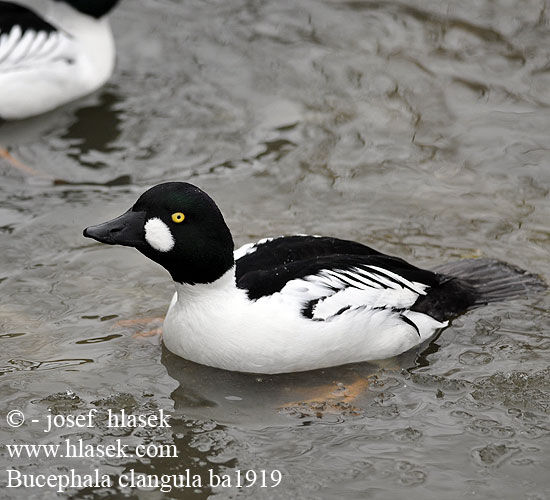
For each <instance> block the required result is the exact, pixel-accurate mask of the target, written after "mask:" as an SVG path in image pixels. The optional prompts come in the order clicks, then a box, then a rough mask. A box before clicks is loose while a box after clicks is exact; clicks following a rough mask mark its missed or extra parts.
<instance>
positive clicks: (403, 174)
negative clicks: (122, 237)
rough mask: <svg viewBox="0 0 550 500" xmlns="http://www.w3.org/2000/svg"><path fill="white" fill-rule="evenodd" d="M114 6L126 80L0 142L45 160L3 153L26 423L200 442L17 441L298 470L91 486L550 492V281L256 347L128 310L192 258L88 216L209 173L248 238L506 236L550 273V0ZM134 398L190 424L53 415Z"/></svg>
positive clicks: (153, 302) (1, 195)
mask: <svg viewBox="0 0 550 500" xmlns="http://www.w3.org/2000/svg"><path fill="white" fill-rule="evenodd" d="M112 24H113V30H114V33H115V37H116V40H117V50H118V63H117V64H118V66H117V71H116V73H115V75H114V77H113V79H112V81H111V82H110V83H109V85H108V86H107V87H105V88H104V89H102V90H101V91H99V92H97V93H96V94H94V95H92V96H89V97H87V98H85V99H83V100H80V101H77V102H74V103H71V104H69V105H67V106H64V107H63V108H61V109H59V110H56V111H54V112H52V113H48V114H46V115H44V116H41V117H37V118H35V119H32V120H25V121H22V122H19V123H4V124H1V125H0V145H1V146H3V147H6V148H7V149H8V150H9V151H10V153H11V154H12V155H13V156H14V157H15V158H17V159H18V160H19V161H21V162H22V163H24V164H26V165H28V166H29V167H32V168H33V169H34V170H35V171H38V172H41V173H42V174H43V175H42V177H40V178H36V177H35V178H27V177H25V176H24V175H23V174H22V173H21V172H15V171H14V170H13V169H10V168H9V167H8V166H7V165H6V164H5V163H4V162H3V160H0V168H1V169H2V170H1V171H2V174H3V182H2V183H0V229H1V230H2V238H1V239H0V245H1V246H0V255H1V256H2V257H1V260H0V263H1V273H0V275H1V277H0V296H1V297H2V299H1V301H0V340H1V342H2V355H1V356H0V370H1V372H2V376H1V377H0V383H1V384H2V385H1V390H2V397H1V398H0V399H1V406H2V411H3V413H2V415H1V416H2V418H3V416H4V414H5V413H7V412H8V411H10V410H11V409H13V408H17V409H21V410H22V411H23V412H24V414H25V416H26V419H27V423H26V424H25V425H23V426H22V427H21V428H17V429H15V428H14V429H12V428H8V427H6V426H5V425H4V424H2V425H1V426H0V433H1V435H2V442H5V443H8V442H9V443H11V442H21V443H59V442H63V439H65V438H66V437H67V436H70V437H71V438H73V439H78V438H82V439H83V440H84V441H85V442H87V443H91V444H94V445H97V444H111V443H113V440H115V439H117V438H120V439H123V440H124V443H126V444H128V445H129V446H131V447H135V446H137V445H138V444H140V443H144V442H146V443H158V444H167V445H170V444H176V445H177V448H178V451H179V457H178V458H177V459H174V458H166V457H162V458H159V457H154V458H151V459H148V460H146V459H137V458H135V457H134V458H127V459H123V458H118V459H111V460H106V459H95V460H92V459H86V458H82V459H68V458H65V459H63V458H57V459H53V458H49V459H45V458H28V459H23V458H20V459H18V460H14V459H11V458H8V457H6V454H5V449H2V450H0V453H1V454H2V456H3V457H6V458H7V459H6V463H8V464H12V465H13V466H16V467H18V468H19V470H21V471H26V472H28V473H30V472H33V471H34V472H37V471H40V472H41V473H52V474H55V473H59V472H60V471H66V470H69V469H71V468H74V469H76V470H79V471H89V470H90V469H93V468H96V467H99V468H100V469H101V472H102V473H105V474H108V475H109V476H110V477H113V478H116V477H118V475H120V474H121V473H123V472H124V471H129V470H130V469H132V468H133V469H136V470H140V471H143V472H146V473H148V474H163V473H164V474H173V473H184V471H185V470H186V469H191V470H192V471H197V474H199V475H201V476H202V477H205V476H206V475H207V474H208V471H209V470H210V469H212V470H214V471H215V472H223V471H232V472H235V471H236V470H247V469H255V470H259V469H266V470H273V469H274V468H277V469H279V470H280V471H281V472H282V474H283V481H282V483H281V486H279V487H278V488H274V489H273V490H269V491H267V490H265V489H264V490H262V489H261V488H250V489H247V488H242V489H240V490H236V489H226V490H224V489H223V488H218V489H215V488H214V489H212V488H210V487H202V488H196V489H195V488H190V489H184V490H180V491H172V492H170V493H165V494H161V493H160V492H159V491H158V490H157V491H136V490H132V491H130V490H124V489H121V488H113V489H111V490H108V489H105V488H87V489H83V490H81V491H76V490H71V491H69V492H68V493H66V494H65V495H64V497H74V498H93V499H99V498H140V499H141V498H206V497H208V496H209V495H211V494H215V495H216V496H220V497H221V498H235V497H237V498H253V499H258V498H269V499H270V500H271V499H277V498H281V499H287V498H296V499H315V500H317V499H321V498H326V499H333V498H339V497H345V498H350V499H351V498H353V499H355V498H380V499H387V498H401V497H405V496H406V497H407V498H410V499H411V500H414V499H419V500H420V499H421V500H426V499H431V498H458V497H461V496H464V495H467V496H468V495H470V496H472V497H474V496H475V497H477V498H496V497H498V498H502V499H508V498H509V499H516V498H530V499H533V500H534V499H539V498H541V499H542V498H546V496H547V493H546V492H547V491H548V490H549V489H550V482H549V479H548V474H547V470H548V466H549V465H550V464H549V463H548V456H550V448H549V445H548V439H547V438H548V436H550V426H549V425H548V413H549V411H550V410H549V408H550V406H549V402H548V394H549V393H550V390H549V389H550V388H549V387H548V382H547V381H548V380H549V377H548V375H549V374H548V364H549V352H550V339H549V338H548V333H547V330H548V328H547V325H548V310H549V309H550V304H549V300H550V299H549V297H548V295H547V294H540V295H539V296H537V297H532V298H528V299H522V300H518V301H514V302H510V303H506V304H494V305H491V306H487V307H485V308H480V309H478V310H475V311H472V312H470V313H468V314H467V315H465V316H462V317H460V318H457V319H456V320H454V321H453V323H452V325H451V326H450V327H449V328H447V329H445V330H444V331H443V332H442V333H441V335H440V336H439V337H438V338H437V339H435V340H434V341H432V342H431V343H430V344H429V345H428V346H425V349H424V350H423V351H422V352H421V353H418V352H411V353H407V355H405V356H402V357H399V358H397V359H393V360H387V361H385V362H384V363H382V364H376V365H374V364H367V363H365V364H357V365H352V366H344V367H337V368H334V369H329V370H319V371H315V372H309V373H300V374H289V375H277V376H265V375H262V376H254V375H246V374H238V373H229V372H224V371H221V370H216V369H212V368H208V367H204V366H200V365H196V364H194V363H191V362H188V361H185V360H182V359H179V358H177V357H175V356H173V355H172V354H170V353H169V352H167V351H166V350H165V349H163V347H162V344H161V342H160V339H159V338H158V337H155V336H144V335H142V333H143V332H141V331H140V328H141V327H136V328H130V327H127V326H122V325H124V324H125V323H124V322H123V321H124V320H127V319H135V318H142V317H158V316H161V315H163V314H165V312H166V307H167V304H168V302H169V300H170V297H171V294H172V293H173V289H172V286H171V283H170V281H169V278H168V276H167V275H165V273H164V271H163V270H162V269H160V268H159V267H158V266H157V265H156V264H154V263H152V262H150V261H147V260H146V259H144V258H143V257H142V256H141V255H140V254H139V253H138V252H135V251H133V250H131V249H128V248H112V247H107V246H100V245H97V244H95V243H94V242H91V241H87V240H85V239H84V238H83V237H82V229H83V228H84V227H85V226H88V225H90V224H94V223H97V222H98V221H101V220H108V219H109V218H111V217H113V216H115V215H118V214H120V213H121V211H123V210H125V209H127V208H128V206H130V205H131V203H133V202H134V201H135V199H136V197H137V196H138V195H139V194H140V193H141V192H142V191H143V190H144V189H145V188H146V187H149V186H150V185H152V184H155V183H158V182H161V181H167V180H184V181H191V182H193V183H196V184H198V185H199V186H201V187H202V188H204V189H205V190H206V191H207V192H208V193H209V194H211V195H212V196H213V197H214V199H215V200H216V201H217V202H218V203H219V205H220V208H221V209H222V211H223V213H224V216H225V218H226V220H227V222H228V224H229V226H230V227H231V229H232V231H233V235H234V238H235V242H236V244H237V245H240V244H243V243H246V242H248V241H250V240H254V239H259V238H261V237H264V236H269V235H278V234H293V233H314V234H327V235H334V236H338V237H344V238H350V239H355V240H359V241H362V242H364V243H367V244H369V245H371V246H373V247H374V248H377V249H379V250H381V251H383V252H386V253H390V254H393V255H398V256H400V257H403V258H405V259H407V260H409V261H411V262H413V263H415V264H418V265H420V266H424V267H435V266H436V265H440V264H442V263H444V262H447V261H450V260H453V259H457V258H462V257H475V256H488V257H493V258H499V259H502V260H506V261H508V262H511V263H513V264H515V265H518V266H521V267H523V268H525V269H529V270H530V271H533V272H536V273H540V274H541V275H542V276H543V277H546V279H547V280H548V277H549V276H550V265H549V262H548V242H549V241H550V236H549V235H550V233H549V230H548V220H550V208H549V204H548V193H549V190H550V170H549V169H548V164H549V163H550V154H549V149H548V130H550V118H549V115H548V112H547V108H548V106H549V105H550V94H549V93H548V89H549V88H550V71H549V66H548V49H547V47H548V46H549V45H550V31H549V30H548V26H549V25H550V19H549V17H548V9H547V5H546V2H544V1H542V0H529V1H526V2H521V3H518V2H516V3H513V2H512V3H511V2H508V3H506V2H494V1H490V0H486V1H485V0H483V1H478V0H466V1H462V2H444V3H442V2H439V1H435V0H433V1H432V0H426V1H416V0H414V1H411V2H407V3H404V2H398V1H360V0H358V1H332V0H331V1H319V0H297V1H286V0H284V1H280V2H269V1H262V0H260V1H254V2H250V1H248V0H236V1H233V2H217V1H210V2H204V1H203V0H189V1H186V2H180V1H169V0H138V1H135V2H121V4H120V6H119V8H118V9H117V10H115V11H114V12H113V23H112ZM51 179H58V180H57V181H54V182H52V181H51ZM182 265H184V263H182ZM121 320H123V321H122V322H121ZM126 324H127V323H126ZM147 329H148V328H146V327H145V328H143V330H147ZM22 332H24V333H22ZM296 334H297V335H299V332H296ZM109 408H113V409H122V408H126V409H128V411H132V412H136V413H148V412H149V413H150V412H154V411H156V410H158V409H164V410H165V411H166V412H168V413H171V414H173V427H172V428H171V429H161V430H158V429H156V430H151V429H149V430H147V431H145V430H129V429H126V430H120V429H119V430H117V431H115V430H113V429H109V428H107V427H106V426H105V425H104V423H103V422H102V421H101V419H100V421H98V426H96V427H95V428H91V429H84V430H83V429H78V430H77V429H72V430H67V429H59V430H58V431H56V432H54V433H50V434H48V433H44V432H43V431H42V429H41V428H40V427H39V426H36V425H32V424H31V421H32V419H41V418H44V415H46V414H47V412H48V411H51V412H52V413H60V414H85V413H86V412H87V411H89V410H90V409H97V410H98V411H99V412H100V413H101V415H104V414H105V412H106V411H107V409H109ZM3 495H8V496H7V498H13V499H20V498H25V499H27V498H31V499H34V498H36V499H42V498H47V497H45V496H44V490H40V489H36V490H22V489H12V490H9V491H7V490H6V489H5V490H3Z"/></svg>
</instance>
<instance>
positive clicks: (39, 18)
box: [0, 0, 118, 120]
mask: <svg viewBox="0 0 550 500" xmlns="http://www.w3.org/2000/svg"><path fill="white" fill-rule="evenodd" d="M117 1H118V0H42V1H30V0H22V1H18V2H4V1H0V119H4V120H16V119H21V118H27V117H30V116H34V115H38V114H40V113H44V112H46V111H50V110H52V109H54V108H56V107H58V106H61V105H62V104H65V103H67V102H70V101H73V100H75V99H78V98H80V97H83V96H85V95H87V94H89V93H91V92H93V91H95V90H97V89H98V88H100V87H101V86H102V85H103V84H104V83H105V82H106V81H107V80H108V79H109V77H110V76H111V74H112V72H113V68H114V63H115V46H114V41H113V36H112V33H111V28H110V27H109V23H108V21H107V18H106V16H105V15H106V14H107V13H108V12H109V11H110V10H111V8H112V7H113V6H114V5H115V4H116V3H117Z"/></svg>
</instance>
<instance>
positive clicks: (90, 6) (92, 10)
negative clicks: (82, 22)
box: [55, 0, 118, 19]
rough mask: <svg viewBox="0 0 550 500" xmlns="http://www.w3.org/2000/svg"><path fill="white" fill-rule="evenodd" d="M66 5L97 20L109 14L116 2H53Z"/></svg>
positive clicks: (63, 0)
mask: <svg viewBox="0 0 550 500" xmlns="http://www.w3.org/2000/svg"><path fill="white" fill-rule="evenodd" d="M55 1H56V2H65V3H68V4H69V5H70V6H71V7H72V8H73V9H76V10H78V11H79V12H82V13H83V14H87V15H88V16H92V17H95V18H96V19H99V18H100V17H103V16H104V15H105V14H107V12H109V11H110V10H111V9H112V8H113V7H114V6H115V5H116V4H117V3H118V0H55Z"/></svg>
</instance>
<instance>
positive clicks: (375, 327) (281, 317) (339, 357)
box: [163, 268, 447, 373]
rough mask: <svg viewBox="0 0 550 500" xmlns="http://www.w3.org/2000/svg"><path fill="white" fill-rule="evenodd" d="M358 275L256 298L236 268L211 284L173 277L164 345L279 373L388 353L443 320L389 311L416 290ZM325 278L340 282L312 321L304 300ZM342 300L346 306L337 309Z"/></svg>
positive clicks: (311, 281)
mask: <svg viewBox="0 0 550 500" xmlns="http://www.w3.org/2000/svg"><path fill="white" fill-rule="evenodd" d="M335 274H336V273H335ZM359 274H360V273H354V275H355V276H354V278H355V279H358V280H360V281H362V283H361V284H362V285H363V287H364V288H347V287H346V285H345V284H344V282H343V280H339V279H337V278H336V277H335V276H334V275H333V276H324V277H323V278H321V279H320V281H318V282H316V278H318V277H315V276H310V277H307V278H306V279H301V280H300V279H297V280H292V281H290V282H288V283H287V285H286V286H285V287H284V288H283V289H282V290H281V292H278V293H274V294H273V295H269V296H266V297H261V298H259V299H258V300H254V301H251V300H249V299H248V297H247V295H246V292H245V290H242V289H239V288H237V287H236V285H235V269H234V268H233V269H230V270H229V271H228V272H227V273H226V274H225V275H224V276H222V277H221V278H220V279H218V280H217V281H215V282H214V283H209V284H196V285H187V284H179V283H176V289H177V293H176V296H175V297H174V298H173V300H172V303H171V305H170V309H169V310H168V314H167V316H166V320H165V322H164V334H163V339H164V343H165V345H166V347H167V348H168V349H169V350H170V351H172V352H173V353H175V354H177V355H178V356H181V357H183V358H185V359H189V360H191V361H195V362H197V363H202V364H205V365H209V366H215V367H218V368H224V369H226V370H233V371H243V372H256V373H284V372H294V371H304V370H313V369H317V368H325V367H329V366H337V365H341V364H346V363H353V362H359V361H368V360H375V359H385V358H388V357H391V356H395V355H397V354H400V353H402V352H405V351H407V350H408V349H411V348H413V347H415V346H416V345H418V344H420V343H422V342H423V341H425V340H426V339H428V338H430V337H431V336H432V335H433V334H434V333H435V332H436V331H437V330H438V329H440V328H443V327H445V326H446V324H447V323H446V322H444V323H442V322H438V321H436V320H434V319H433V318H431V317H430V316H428V315H425V314H422V313H417V312H410V311H406V310H405V311H403V310H398V311H395V310H392V307H395V306H397V307H405V308H406V307H407V305H410V304H412V303H414V301H415V299H416V298H417V297H418V295H419V293H415V292H413V291H412V290H410V289H407V288H405V287H402V286H400V284H399V283H396V282H395V281H393V282H392V285H393V288H382V287H368V286H367V283H368V279H365V278H366V277H363V276H359ZM329 283H330V284H331V285H335V284H337V283H339V284H340V286H341V287H342V288H341V289H340V290H337V291H333V293H334V295H333V296H331V297H328V298H327V299H325V301H322V300H321V301H319V304H318V306H317V308H316V309H315V310H314V319H310V318H307V317H305V316H304V315H303V314H302V309H303V308H304V306H305V305H306V304H307V303H308V301H310V300H314V299H315V298H320V297H326V293H327V291H328V290H329V287H328V286H327V285H329ZM421 291H423V290H419V292H421ZM346 306H349V310H346V311H345V312H340V313H339V310H340V309H342V308H343V307H346ZM403 315H405V316H406V317H407V318H408V319H409V320H411V321H413V322H414V323H415V325H416V326H417V328H415V327H414V326H413V325H411V324H410V323H409V322H407V321H405V320H404V319H403ZM417 329H418V330H417Z"/></svg>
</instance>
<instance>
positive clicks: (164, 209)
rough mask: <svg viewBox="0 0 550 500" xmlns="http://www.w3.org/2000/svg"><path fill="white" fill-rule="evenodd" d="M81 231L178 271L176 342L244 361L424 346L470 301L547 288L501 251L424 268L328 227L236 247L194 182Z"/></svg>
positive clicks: (156, 193) (321, 364) (173, 311)
mask: <svg viewBox="0 0 550 500" xmlns="http://www.w3.org/2000/svg"><path fill="white" fill-rule="evenodd" d="M83 234H84V236H85V237H87V238H92V239H94V240H96V241H98V242H101V243H106V244H108V245H122V246H129V247H134V248H135V249H137V250H138V251H139V252H141V253H142V254H143V255H145V256H146V257H148V258H149V259H151V260H153V261H154V262H156V263H158V264H160V265H161V266H162V267H164V269H166V270H167V271H168V273H170V275H171V277H172V279H173V281H174V283H175V288H176V291H175V294H174V296H173V298H172V300H171V303H170V305H169V308H168V312H167V315H166V318H165V320H164V324H163V333H162V337H163V342H164V344H165V346H166V348H167V349H168V350H169V351H171V352H172V353H174V354H176V355H178V356H180V357H182V358H185V359H187V360H190V361H194V362H196V363H200V364H203V365H208V366H212V367H216V368H221V369H225V370H231V371H238V372H249V373H259V374H276V373H289V372H301V371H308V370H315V369H321V368H328V367H332V366H339V365H344V364H349V363H358V362H364V361H373V360H382V359H386V358H391V357H394V356H396V355H399V354H401V353H404V352H407V351H410V350H412V349H415V348H417V347H418V346H420V345H426V343H427V342H428V341H429V340H430V339H432V338H434V336H435V335H436V334H437V333H438V332H440V331H441V330H442V329H443V328H445V327H446V326H447V325H448V324H449V322H450V320H451V319H452V318H454V317H456V316H458V315H459V314H462V313H464V312H466V311H467V310H469V309H472V308H475V307H478V306H481V305H483V304H487V303H489V302H495V301H500V300H508V299H513V298H517V297H520V296H523V295H525V294H529V293H531V292H534V291H540V290H543V289H545V288H546V285H545V283H544V282H543V281H542V279H541V278H539V277H538V276H536V275H535V274H531V273H528V272H526V271H524V270H522V269H519V268H516V267H514V266H511V265H508V264H505V263H502V262H499V261H496V260H492V259H481V258H478V259H465V260H460V261H456V262H451V263H448V264H446V265H443V266H440V267H439V268H437V269H436V270H425V269H421V268H419V267H416V266H414V265H412V264H409V263H408V262H406V261H405V260H403V259H401V258H399V257H393V256H390V255H385V254H383V253H381V252H379V251H377V250H374V249H372V248H370V247H368V246H366V245H364V244H362V243H359V242H355V241H349V240H343V239H338V238H334V237H330V236H317V235H289V236H278V237H272V238H264V239H261V240H260V241H258V242H255V243H248V244H246V245H244V246H242V247H240V248H238V249H237V250H234V243H233V238H232V235H231V232H230V230H229V228H228V226H227V224H226V222H225V220H224V218H223V215H222V213H221V212H220V209H219V208H218V206H217V205H216V203H215V202H214V201H213V200H212V198H210V197H209V196H208V195H207V194H206V193H205V192H204V191H202V190H201V189H200V188H198V187H197V186H195V185H192V184H189V183H186V182H165V183H162V184H158V185H156V186H153V187H152V188H150V189H148V190H147V191H145V192H144V193H143V194H142V195H141V196H140V197H139V198H138V200H137V201H136V202H135V204H134V205H133V206H132V207H131V208H130V209H129V210H128V211H127V212H125V213H124V214H122V215H120V216H119V217H117V218H115V219H113V220H110V221H108V222H104V223H101V224H98V225H94V226H89V227H87V228H86V229H84V233H83Z"/></svg>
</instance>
